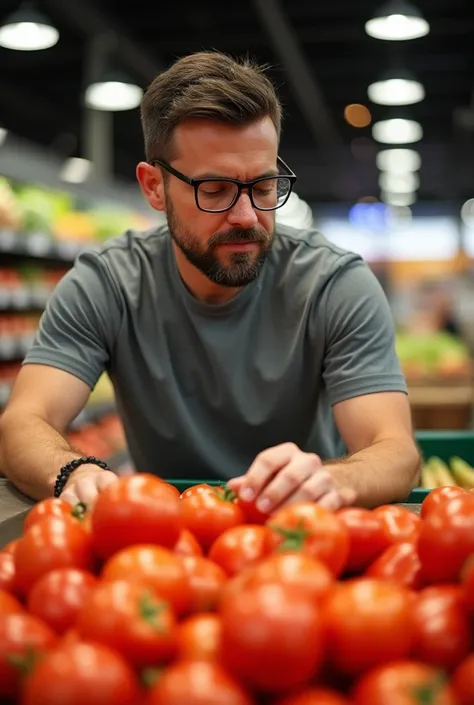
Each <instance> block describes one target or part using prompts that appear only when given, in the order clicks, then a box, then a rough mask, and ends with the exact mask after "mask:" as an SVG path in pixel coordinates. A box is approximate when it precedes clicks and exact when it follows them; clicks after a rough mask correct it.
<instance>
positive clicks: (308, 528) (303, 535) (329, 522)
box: [267, 502, 349, 576]
mask: <svg viewBox="0 0 474 705" xmlns="http://www.w3.org/2000/svg"><path fill="white" fill-rule="evenodd" d="M267 525H268V526H269V527H270V528H272V529H273V530H274V531H275V533H276V535H277V536H278V543H279V545H278V550H280V551H285V550H286V551H298V550H301V551H303V552H304V553H307V554H308V555H309V556H312V557H313V558H318V559H319V560H321V561H322V562H323V563H325V564H326V565H327V566H328V568H329V569H330V570H331V571H332V573H333V574H334V575H335V576H338V575H340V574H341V573H342V571H343V570H344V567H345V565H346V562H347V557H348V555H349V533H348V531H347V529H346V527H345V526H344V524H343V523H342V521H341V520H340V519H339V518H338V517H337V515H336V514H334V512H330V511H329V510H328V509H325V508H324V507H322V506H320V505H319V504H316V503H314V502H302V503H301V504H291V505H289V506H288V507H283V508H282V509H278V510H277V511H276V512H275V514H273V516H272V517H271V518H270V519H269V520H268V523H267Z"/></svg>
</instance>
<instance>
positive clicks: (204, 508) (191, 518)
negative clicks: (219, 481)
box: [180, 487, 245, 551]
mask: <svg viewBox="0 0 474 705" xmlns="http://www.w3.org/2000/svg"><path fill="white" fill-rule="evenodd" d="M193 489H194V490H195V491H194V492H193V493H191V492H190V493H189V494H186V492H187V490H186V492H184V493H183V494H182V495H181V505H180V506H181V517H182V521H183V526H184V528H185V529H187V530H188V531H190V532H191V533H192V534H193V536H195V537H196V539H197V540H198V541H199V543H200V544H201V546H202V547H203V548H204V550H205V551H207V550H208V549H209V548H210V547H211V546H212V544H213V543H214V541H215V540H216V539H217V537H218V536H220V535H221V534H222V533H224V531H225V530H226V529H230V528H231V527H233V526H239V524H243V523H244V522H245V515H244V512H243V511H242V509H241V508H240V507H239V506H238V505H237V504H236V502H235V501H234V500H232V499H227V498H226V496H225V495H224V494H223V492H222V491H220V488H210V491H209V489H207V488H206V487H204V488H202V490H201V491H200V492H198V488H196V487H195V488H193Z"/></svg>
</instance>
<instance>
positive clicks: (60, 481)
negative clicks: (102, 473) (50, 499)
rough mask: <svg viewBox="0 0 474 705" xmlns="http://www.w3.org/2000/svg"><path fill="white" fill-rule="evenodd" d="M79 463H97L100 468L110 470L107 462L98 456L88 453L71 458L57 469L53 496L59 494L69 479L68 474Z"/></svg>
mask: <svg viewBox="0 0 474 705" xmlns="http://www.w3.org/2000/svg"><path fill="white" fill-rule="evenodd" d="M81 465H98V466H99V468H102V470H110V468H109V466H108V465H107V463H105V462H104V461H103V460H99V458H96V457H94V456H93V455H90V456H88V457H87V458H85V457H84V458H76V459H75V460H71V462H70V463H67V464H66V465H63V467H62V468H61V470H60V471H59V474H58V476H57V478H56V482H55V483H54V496H55V497H59V496H60V494H61V492H62V491H63V489H64V485H65V484H66V482H67V481H68V479H69V475H70V474H71V473H72V472H73V471H74V470H76V469H77V468H78V467H80V466H81Z"/></svg>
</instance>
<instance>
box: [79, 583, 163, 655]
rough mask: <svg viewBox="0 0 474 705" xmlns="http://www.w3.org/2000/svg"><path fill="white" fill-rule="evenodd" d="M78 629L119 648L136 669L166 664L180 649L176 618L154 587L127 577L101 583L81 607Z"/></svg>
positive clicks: (89, 638) (90, 638)
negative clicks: (129, 580) (177, 645)
mask: <svg viewBox="0 0 474 705" xmlns="http://www.w3.org/2000/svg"><path fill="white" fill-rule="evenodd" d="M75 630H76V631H77V632H78V634H79V635H80V636H81V637H82V639H84V640H86V641H91V642H96V643H100V644H105V646H108V647H109V648H110V649H115V650H116V651H118V652H119V653H120V654H122V656H123V657H124V658H125V659H126V660H127V662H128V663H131V664H132V665H133V666H135V667H136V668H145V667H147V666H155V665H158V664H160V663H165V662H166V661H168V660H169V659H170V658H172V657H173V656H174V653H175V651H176V620H175V616H174V614H173V611H172V609H171V607H170V605H169V604H168V603H167V602H165V601H164V600H162V599H161V598H160V597H158V596H157V595H156V594H155V593H154V592H153V590H150V589H149V588H147V587H144V586H142V585H140V584H139V583H131V582H127V581H126V580H115V581H111V582H100V583H98V585H97V586H96V587H95V588H94V589H93V590H92V592H91V593H90V594H89V595H88V597H87V598H86V600H85V601H84V604H83V606H82V609H81V610H80V612H79V614H78V616H77V620H76V624H75Z"/></svg>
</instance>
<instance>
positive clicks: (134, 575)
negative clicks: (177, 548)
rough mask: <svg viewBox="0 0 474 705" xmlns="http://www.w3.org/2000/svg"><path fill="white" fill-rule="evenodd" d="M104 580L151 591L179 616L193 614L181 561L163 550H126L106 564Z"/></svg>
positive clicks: (139, 546)
mask: <svg viewBox="0 0 474 705" xmlns="http://www.w3.org/2000/svg"><path fill="white" fill-rule="evenodd" d="M101 577H102V580H104V581H111V580H127V581H129V582H139V583H140V584H142V585H146V586H148V587H149V588H151V589H152V590H153V591H154V592H155V593H156V594H157V595H159V596H160V597H161V598H162V599H163V600H165V601H167V602H169V603H170V605H171V606H172V608H173V610H174V612H175V614H176V615H181V614H184V613H185V612H187V611H188V610H189V607H190V603H191V588H190V585H189V580H188V576H187V574H186V570H185V569H184V566H183V562H182V560H181V558H180V557H179V556H177V555H175V554H174V553H173V552H172V551H169V550H168V549H167V548H163V547H162V546H150V545H146V544H145V545H140V544H138V545H136V546H130V547H129V548H124V549H123V550H121V551H119V552H118V553H116V554H115V555H113V556H112V558H109V560H108V561H107V562H106V563H105V565H104V567H103V569H102V573H101Z"/></svg>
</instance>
